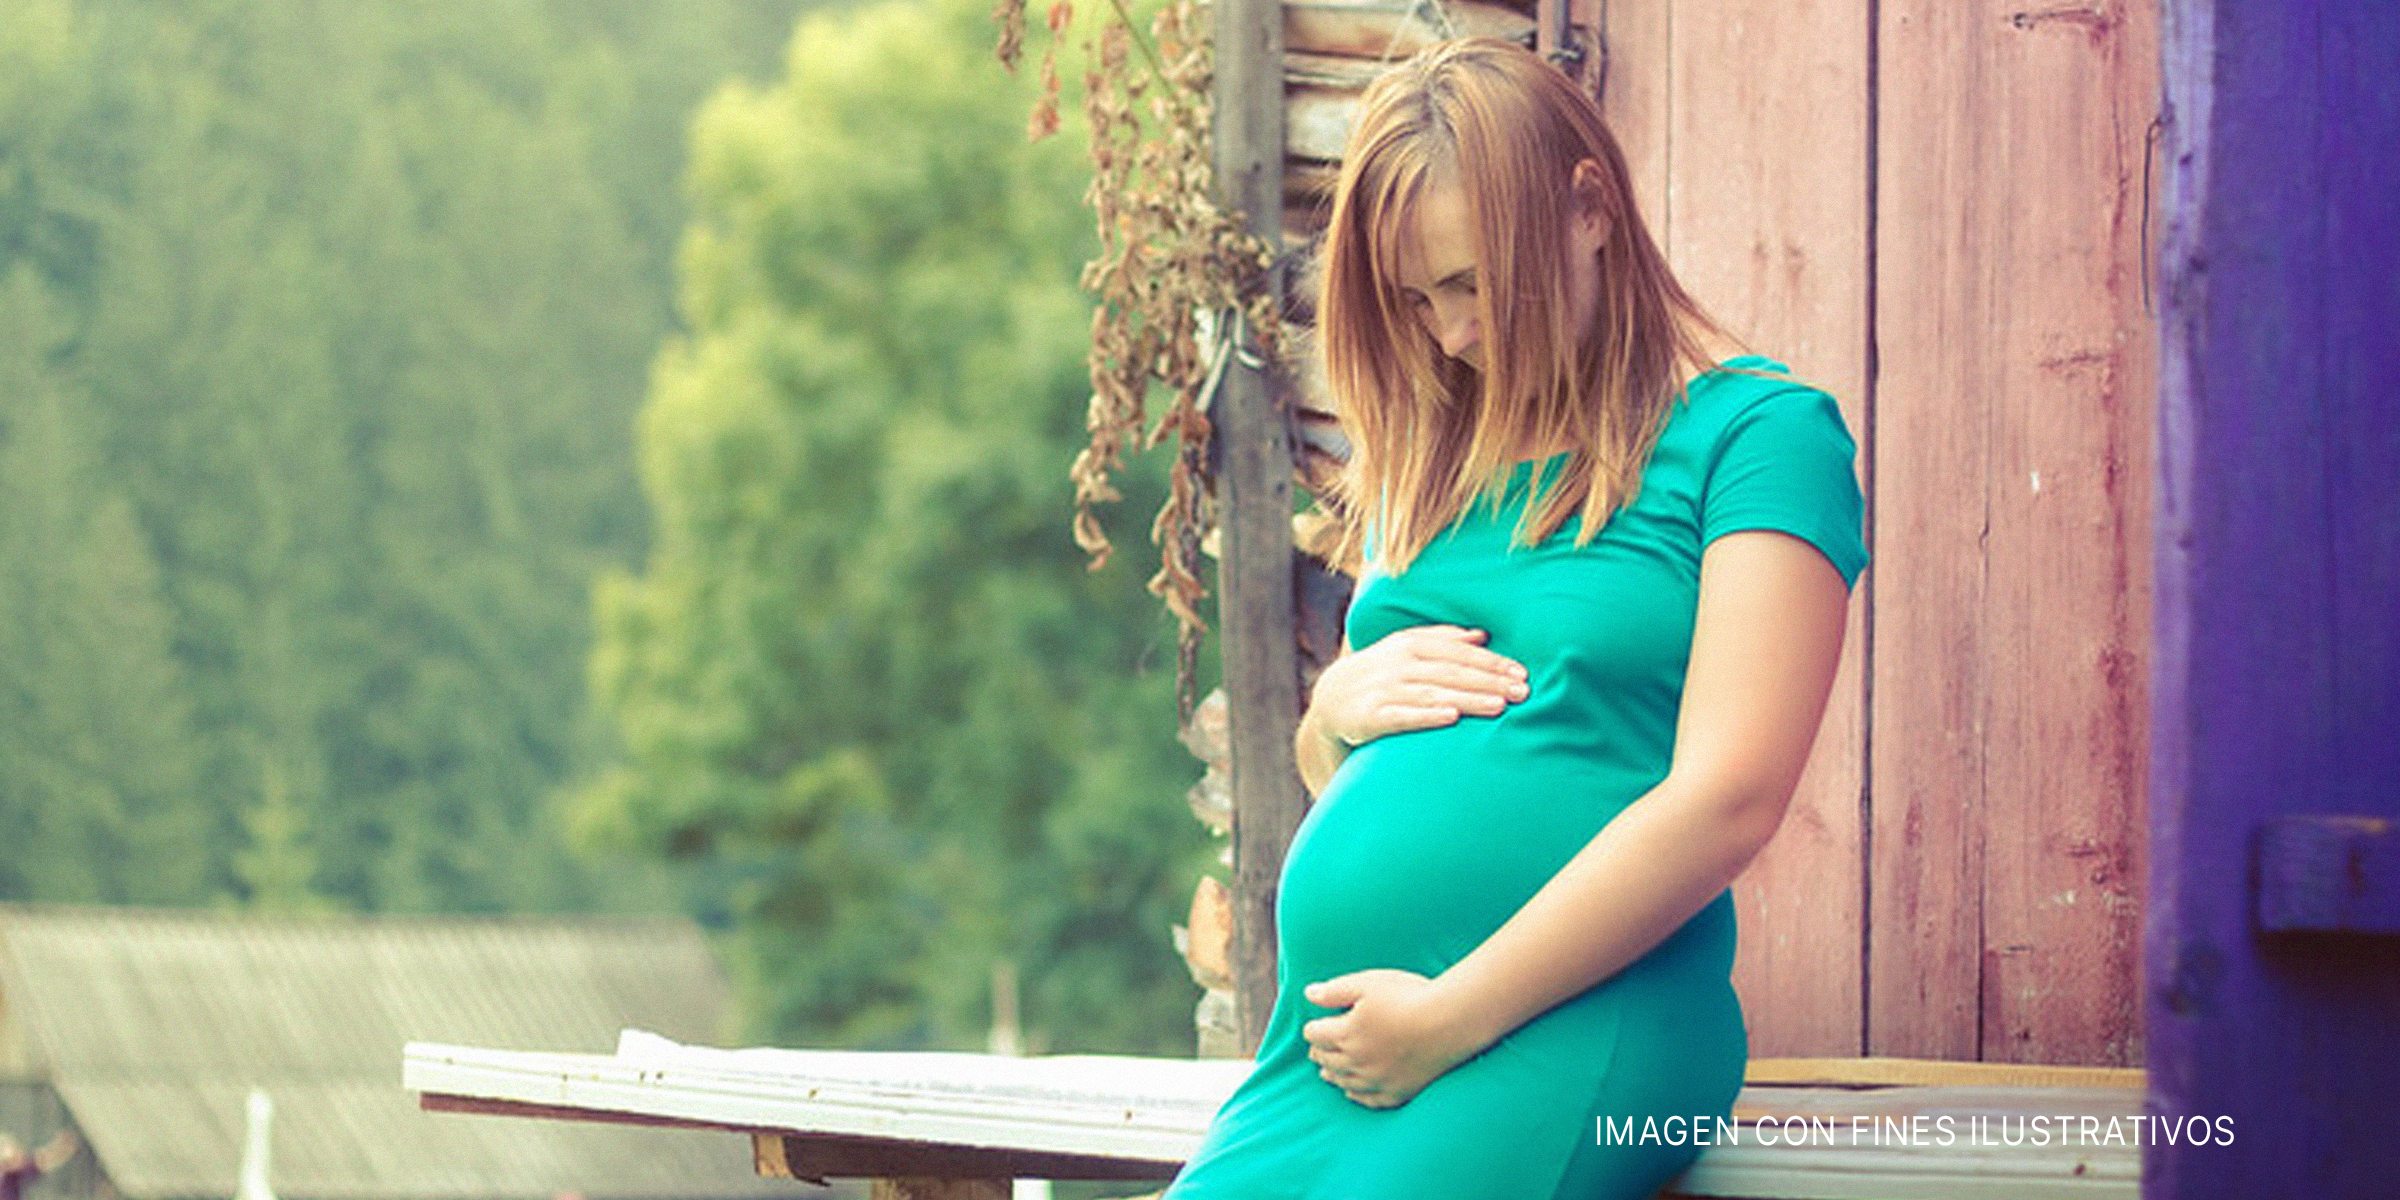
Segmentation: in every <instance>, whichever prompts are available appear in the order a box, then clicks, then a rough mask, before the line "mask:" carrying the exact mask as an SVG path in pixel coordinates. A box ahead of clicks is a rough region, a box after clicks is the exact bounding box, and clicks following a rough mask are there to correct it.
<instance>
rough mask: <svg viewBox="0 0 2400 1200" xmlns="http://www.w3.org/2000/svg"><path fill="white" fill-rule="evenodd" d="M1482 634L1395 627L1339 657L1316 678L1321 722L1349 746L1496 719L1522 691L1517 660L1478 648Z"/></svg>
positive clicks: (1521, 668)
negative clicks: (1462, 720)
mask: <svg viewBox="0 0 2400 1200" xmlns="http://www.w3.org/2000/svg"><path fill="white" fill-rule="evenodd" d="M1488 640H1489V635H1488V634H1487V633H1485V632H1484V631H1483V630H1480V629H1469V628H1466V627H1464V626H1458V625H1421V626H1415V627H1412V628H1408V629H1403V630H1399V631H1397V632H1395V633H1392V634H1390V635H1388V636H1386V637H1385V638H1383V639H1381V640H1379V641H1377V642H1375V643H1374V644H1373V645H1371V646H1368V647H1367V648H1366V649H1364V650H1362V651H1358V652H1355V653H1351V654H1345V655H1343V656H1342V657H1341V658H1339V659H1336V660H1335V661H1334V662H1333V664H1332V665H1330V666H1328V667H1327V668H1326V669H1325V672H1324V674H1322V675H1320V676H1319V677H1318V680H1317V690H1316V694H1315V696H1314V697H1313V699H1312V706H1313V707H1315V708H1316V709H1317V710H1318V712H1319V720H1320V727H1321V728H1323V729H1324V730H1326V731H1327V732H1328V733H1330V734H1332V735H1333V736H1336V737H1339V738H1340V739H1341V740H1343V741H1344V742H1347V743H1349V744H1351V745H1358V744H1360V743H1362V742H1366V741H1370V740H1373V739H1375V738H1378V737H1382V736H1384V735H1385V734H1389V733H1400V732H1404V731H1408V730H1416V729H1428V728H1433V727H1436V726H1441V725H1449V724H1453V723H1455V722H1456V721H1458V719H1459V718H1460V717H1462V716H1468V715H1474V716H1482V717H1489V716H1497V715H1499V714H1500V713H1501V712H1503V711H1504V710H1506V708H1507V707H1508V706H1509V705H1510V704H1513V703H1516V702H1517V701H1519V700H1523V699H1524V698H1525V697H1526V695H1527V694H1528V693H1527V684H1526V673H1525V667H1524V666H1523V664H1520V663H1518V662H1516V661H1514V660H1512V659H1509V658H1507V657H1505V656H1502V655H1499V654H1495V653H1493V652H1492V651H1491V650H1489V649H1487V648H1485V645H1484V643H1485V642H1486V641H1488Z"/></svg>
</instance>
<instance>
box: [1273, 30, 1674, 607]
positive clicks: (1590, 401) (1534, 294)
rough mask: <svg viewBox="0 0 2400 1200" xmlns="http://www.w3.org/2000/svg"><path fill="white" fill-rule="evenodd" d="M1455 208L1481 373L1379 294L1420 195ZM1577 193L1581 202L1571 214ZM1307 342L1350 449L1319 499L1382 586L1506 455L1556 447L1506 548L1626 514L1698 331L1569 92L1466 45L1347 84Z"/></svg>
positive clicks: (1490, 479) (1625, 177)
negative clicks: (1575, 520)
mask: <svg viewBox="0 0 2400 1200" xmlns="http://www.w3.org/2000/svg"><path fill="white" fill-rule="evenodd" d="M1587 159H1588V160H1590V161H1592V162H1594V163H1596V164H1598V166H1599V168H1600V169H1599V185H1600V186H1599V188H1598V193H1597V197H1596V199H1597V201H1598V202H1599V203H1600V204H1601V205H1602V207H1603V210H1604V211H1603V212H1602V214H1601V215H1602V216H1603V217H1604V218H1605V220H1606V222H1607V228H1608V231H1609V232H1608V235H1607V241H1606V243H1605V245H1604V246H1603V247H1602V249H1601V251H1600V306H1599V311H1598V313H1597V314H1596V316H1595V318H1594V323H1593V328H1591V329H1588V330H1579V329H1575V328H1573V327H1572V325H1573V310H1574V306H1573V304H1572V303H1571V301H1570V299H1569V295H1570V293H1569V286H1570V279H1571V275H1570V264H1569V263H1568V261H1567V254H1566V246H1567V244H1568V238H1567V234H1568V230H1569V223H1570V222H1571V221H1572V220H1573V219H1574V218H1575V216H1576V212H1577V205H1578V203H1579V200H1578V197H1577V195H1576V191H1575V188H1574V186H1573V180H1574V177H1575V171H1576V165H1577V164H1578V163H1581V162H1583V161H1585V160H1587ZM1437 171H1438V172H1447V173H1448V177H1449V178H1453V179H1456V180H1457V181H1458V183H1459V186H1460V187H1461V189H1462V190H1463V191H1464V193H1465V198H1466V205H1467V211H1468V219H1469V221H1470V223H1471V224H1472V225H1473V236H1474V245H1475V254H1476V260H1477V267H1478V271H1477V276H1478V278H1477V294H1476V301H1475V303H1476V306H1477V314H1478V317H1479V319H1480V322H1481V325H1482V329H1483V350H1482V357H1483V368H1484V369H1483V372H1482V374H1481V375H1480V377H1479V376H1478V374H1477V372H1476V371H1474V370H1472V369H1470V368H1468V367H1467V366H1465V365H1464V364H1462V363H1460V362H1458V361H1457V360H1454V359H1451V358H1448V357H1447V356H1445V355H1443V354H1442V353H1441V351H1440V349H1439V347H1438V346H1437V344H1436V343H1435V341H1434V339H1433V338H1432V336H1431V335H1430V334H1429V333H1427V332H1426V330H1425V329H1424V328H1423V326H1422V325H1421V324H1420V323H1419V322H1418V320H1417V319H1416V317H1415V316H1414V315H1413V314H1412V313H1411V312H1410V311H1409V310H1408V308H1407V307H1406V305H1405V304H1404V302H1403V301H1402V299H1401V297H1400V294H1399V291H1398V287H1397V285H1396V283H1395V282H1394V280H1395V276H1396V272H1397V269H1398V262H1399V247H1400V245H1401V240H1402V238H1403V237H1405V236H1406V235H1407V230H1408V226H1409V221H1410V218H1411V213H1412V209H1413V207H1414V205H1415V204H1416V202H1417V200H1418V198H1419V197H1420V196H1421V195H1422V194H1423V193H1424V191H1425V188H1426V185H1427V180H1428V179H1429V178H1430V177H1432V176H1433V175H1434V174H1435V173H1436V172H1437ZM1591 198H1592V197H1590V196H1589V193H1588V189H1587V196H1586V199H1587V200H1588V199H1591ZM1323 255H1324V257H1323V262H1322V266H1323V290H1322V292H1321V294H1320V296H1319V301H1318V308H1317V315H1318V331H1319V332H1318V336H1319V340H1320V344H1321V346H1322V348H1323V353H1324V356H1325V383H1326V387H1327V390H1328V391H1329V392H1330V393H1331V396H1332V399H1333V401H1334V406H1335V411H1336V412H1337V413H1338V414H1339V415H1340V417H1341V420H1342V424H1343V428H1344V431H1345V432H1346V433H1347V434H1348V435H1349V438H1350V442H1351V458H1350V462H1349V465H1348V467H1347V468H1346V469H1345V470H1344V472H1343V475H1342V478H1341V481H1340V483H1339V485H1338V486H1337V488H1336V495H1335V499H1336V502H1337V507H1338V508H1339V509H1340V510H1341V511H1342V513H1343V514H1344V517H1345V531H1344V532H1345V537H1344V544H1343V550H1342V557H1343V558H1344V560H1345V561H1348V562H1351V563H1355V562H1357V561H1358V557H1359V552H1360V550H1361V548H1362V543H1363V538H1364V534H1363V529H1364V527H1365V526H1366V525H1367V524H1368V523H1369V522H1371V523H1372V525H1373V528H1374V543H1375V544H1374V546H1373V552H1374V554H1375V556H1376V558H1377V560H1378V565H1379V566H1380V567H1381V568H1382V569H1384V570H1386V571H1388V572H1391V573H1395V574H1396V573H1398V572H1400V571H1402V570H1405V569H1406V568H1407V566H1408V564H1409V562H1410V561H1412V560H1413V559H1414V558H1415V557H1416V555H1417V552H1418V551H1420V550H1422V549H1424V547H1425V545H1426V543H1427V542H1429V541H1431V540H1432V539H1433V538H1434V536H1435V535H1437V534H1439V533H1440V532H1441V531H1442V530H1444V529H1446V528H1448V527H1449V526H1450V525H1451V524H1452V523H1453V522H1455V521H1456V520H1457V519H1458V517H1459V516H1460V515H1461V514H1462V513H1464V512H1465V511H1466V509H1467V506H1468V505H1470V504H1472V503H1474V502H1475V500H1476V498H1477V497H1478V496H1480V495H1486V494H1488V493H1489V490H1490V489H1491V488H1493V487H1494V486H1495V485H1496V484H1497V483H1498V482H1499V481H1501V480H1502V479H1504V478H1505V477H1506V475H1507V473H1508V471H1509V468H1510V467H1511V466H1512V464H1513V463H1514V461H1515V459H1516V457H1517V456H1518V455H1519V454H1520V453H1522V452H1523V451H1525V450H1528V449H1534V448H1548V447H1556V446H1565V447H1571V448H1572V453H1571V454H1569V455H1568V458H1567V461H1566V465H1565V468H1564V469H1563V470H1562V471H1553V472H1550V473H1549V479H1548V481H1547V482H1546V483H1545V484H1544V486H1543V487H1542V489H1541V490H1540V491H1539V492H1538V493H1537V494H1536V496H1535V498H1534V500H1533V501H1532V502H1530V503H1528V504H1527V506H1526V510H1525V517H1524V520H1523V521H1521V522H1520V523H1519V525H1518V527H1517V537H1518V540H1519V541H1520V542H1523V543H1528V544H1530V543H1533V542H1538V541H1540V540H1542V539H1544V538H1547V537H1549V536H1550V535H1551V534H1552V533H1554V532H1556V531H1557V530H1558V528H1559V527H1560V526H1561V525H1563V524H1564V523H1565V521H1566V519H1567V517H1568V516H1570V515H1572V514H1574V513H1575V512H1577V511H1580V512H1581V513H1582V517H1583V524H1582V528H1581V529H1580V530H1579V531H1578V534H1577V544H1579V545H1580V544H1582V543H1584V542H1588V541H1589V540H1590V539H1591V538H1592V537H1593V536H1594V535H1595V534H1597V533H1598V532H1599V530H1600V528H1601V526H1602V525H1604V524H1606V523H1607V521H1608V518H1609V516H1610V514H1612V513H1614V512H1615V511H1616V510H1617V509H1618V508H1619V507H1620V506H1622V505H1624V504H1626V503H1629V502H1630V501H1631V500H1632V498H1633V493H1634V490H1635V489H1636V487H1637V486H1638V484H1639V481H1640V476H1641V470H1642V467H1643V464H1644V463H1645V462H1646V461H1647V459H1648V457H1649V454H1650V450H1651V447H1652V445H1653V444H1654V443H1655V442H1656V440H1657V436H1658V430H1659V427H1660V426H1661V425H1662V424H1664V422H1665V419H1666V415H1667V413H1668V411H1669V409H1670V408H1671V407H1672V406H1673V404H1674V403H1675V401H1676V399H1677V398H1678V397H1679V395H1680V394H1681V387H1682V383H1683V381H1684V379H1686V378H1688V377H1689V376H1690V375H1692V374H1695V373H1697V372H1700V371H1704V370H1707V369H1709V367H1710V363H1709V361H1708V358H1707V354H1706V351H1705V350H1704V349H1703V347H1702V345H1701V342H1700V336H1701V334H1702V333H1703V332H1704V331H1707V332H1713V331H1715V328H1716V327H1715V326H1714V325H1713V323H1711V322H1710V321H1709V319H1708V317H1707V316H1706V314H1704V313H1703V312H1701V310H1700V307H1699V305H1698V304H1697V303H1696V302H1694V301H1693V300H1692V298H1691V297H1690V296H1689V295H1687V294H1686V293H1685V292H1684V290H1683V288H1682V286H1681V285H1679V284H1677V283H1676V282H1675V278H1674V276H1673V275H1672V274H1671V273H1670V272H1669V271H1668V269H1667V263H1666V259H1665V257H1664V256H1663V255H1661V254H1660V253H1659V251H1658V247H1657V246H1656V244H1654V243H1653V242H1652V241H1651V239H1650V233H1649V230H1648V229H1647V228H1645V227H1644V226H1643V224H1642V220H1641V217H1640V215H1639V214H1638V213H1637V212H1636V211H1635V209H1634V202H1633V184H1632V179H1631V176H1630V174H1629V173H1628V172H1627V170H1626V167H1625V156H1624V153H1623V152H1622V151H1621V150H1619V149H1618V147H1617V142H1616V139H1615V138H1614V137H1612V136H1611V135H1610V134H1609V132H1608V128H1607V126H1606V125H1605V124H1603V123H1602V121H1601V118H1600V108H1599V105H1598V104H1596V103H1595V102H1594V101H1593V100H1592V98H1591V97H1590V96H1588V95H1586V94H1585V93H1584V92H1583V91H1582V89H1580V88H1578V87H1577V86H1576V85H1575V84H1574V83H1572V82H1571V81H1569V80H1568V79H1567V78H1566V77H1565V76H1563V75H1561V74H1560V73H1559V72H1558V71H1557V70H1555V69H1554V68H1552V67H1551V66H1549V65H1548V64H1547V63H1544V62H1543V61H1541V59H1539V58H1537V57H1535V56H1534V55H1533V53H1532V52H1530V51H1527V50H1526V49H1524V48H1523V47H1521V46H1517V45H1515V44H1512V43H1509V42H1502V41H1495V40H1490V39H1474V40H1467V41H1458V42H1449V43H1445V44H1442V45H1439V46H1435V47H1432V48H1430V49H1428V50H1426V51H1425V52H1423V53H1421V54H1419V55H1417V56H1416V57H1415V58H1413V59H1411V60H1409V61H1408V62H1405V63H1402V64H1401V65H1399V66H1397V67H1395V68H1394V69H1392V70H1391V71H1389V72H1387V73H1385V74H1384V75H1382V76H1381V77H1379V78H1378V79H1377V80H1376V81H1375V82H1374V83H1373V84H1372V85H1370V86H1369V87H1368V88H1367V91H1366V94H1365V96H1364V98H1363V100H1362V101H1361V104H1360V107H1359V112H1358V118H1357V124H1356V125H1355V126H1354V127H1353V129H1352V130H1351V134H1350V144H1349V148H1348V150H1347V151H1346V152H1345V153H1344V155H1343V159H1342V171H1341V177H1340V181H1339V183H1338V184H1337V185H1336V187H1335V191H1334V200H1333V220H1332V224H1331V226H1330V227H1329V228H1328V230H1327V232H1326V240H1325V248H1324V252H1323Z"/></svg>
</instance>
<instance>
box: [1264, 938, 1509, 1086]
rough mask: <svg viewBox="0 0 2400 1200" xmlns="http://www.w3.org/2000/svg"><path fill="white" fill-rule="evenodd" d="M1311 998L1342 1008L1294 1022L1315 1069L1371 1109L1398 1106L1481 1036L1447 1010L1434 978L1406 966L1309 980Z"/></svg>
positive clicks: (1471, 1052)
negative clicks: (1468, 1028) (1300, 1023)
mask: <svg viewBox="0 0 2400 1200" xmlns="http://www.w3.org/2000/svg"><path fill="white" fill-rule="evenodd" d="M1305 994H1306V995H1307V997H1308V999H1309V1002H1310V1003H1312V1004H1316V1005H1319V1006H1322V1007H1325V1008H1340V1009H1346V1010H1347V1011H1344V1012H1339V1013H1335V1014H1334V1015H1332V1016H1330V1017H1319V1018H1317V1019H1316V1020H1313V1021H1310V1022H1309V1023H1308V1024H1306V1025H1304V1026H1302V1027H1301V1029H1300V1033H1301V1036H1303V1037H1305V1038H1307V1039H1308V1046H1309V1050H1308V1057H1309V1060H1310V1061H1312V1062H1314V1063H1316V1064H1317V1074H1319V1075H1321V1076H1323V1077H1324V1079H1325V1081H1326V1082H1327V1083H1330V1084H1332V1085H1334V1086H1335V1087H1338V1088H1340V1089H1342V1094H1343V1095H1345V1096H1348V1097H1349V1098H1350V1099H1352V1100H1354V1101H1357V1102H1358V1103H1360V1104H1363V1105H1366V1106H1367V1107H1369V1108H1398V1107H1399V1106H1401V1105H1403V1104H1406V1103H1408V1102H1409V1100H1410V1099H1411V1098H1413V1097H1414V1096H1415V1095H1416V1094H1417V1093H1418V1092H1420V1091H1423V1090H1424V1089H1425V1085H1426V1084H1429V1083H1432V1082H1433V1081H1434V1080H1436V1079H1438V1078H1440V1077H1441V1075H1442V1073H1443V1072H1445V1071H1448V1070H1449V1069H1450V1068H1452V1067H1455V1066H1457V1065H1458V1064H1460V1063H1462V1062H1465V1061H1466V1060H1468V1059H1470V1058H1473V1057H1475V1055H1476V1054H1477V1053H1478V1052H1479V1051H1481V1050H1482V1049H1483V1046H1484V1043H1483V1042H1481V1041H1479V1040H1477V1039H1476V1038H1475V1037H1474V1035H1473V1034H1471V1033H1470V1032H1468V1031H1467V1030H1466V1029H1465V1028H1464V1024H1465V1023H1464V1022H1462V1021H1460V1020H1458V1019H1457V1018H1456V1015H1455V1014H1453V1013H1452V1012H1450V1011H1449V1008H1448V1006H1447V1005H1446V1004H1445V1003H1444V1001H1445V999H1446V997H1445V996H1444V995H1443V993H1442V991H1441V988H1440V985H1439V984H1438V983H1437V982H1435V981H1434V980H1431V979H1428V978H1426V977H1425V976H1423V975H1418V974H1416V973H1414V972H1410V971H1400V970H1393V969H1389V968H1381V969H1376V970H1369V971H1353V972H1351V973H1350V974H1348V975H1337V976H1335V977H1334V978H1332V979H1326V980H1320V981H1319V982H1316V983H1312V984H1310V985H1308V988H1307V991H1306V993H1305Z"/></svg>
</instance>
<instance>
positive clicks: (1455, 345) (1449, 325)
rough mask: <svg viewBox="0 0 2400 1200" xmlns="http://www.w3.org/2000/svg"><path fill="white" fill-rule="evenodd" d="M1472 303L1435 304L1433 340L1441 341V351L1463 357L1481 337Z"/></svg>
mask: <svg viewBox="0 0 2400 1200" xmlns="http://www.w3.org/2000/svg"><path fill="white" fill-rule="evenodd" d="M1482 333H1483V331H1482V329H1481V328H1479V323H1478V322H1477V321H1476V319H1475V306H1474V305H1472V304H1452V305H1437V306H1436V307H1435V309H1434V313H1433V340H1435V341H1437V342H1439V343H1441V346H1442V353H1444V354H1447V355H1449V356H1450V357H1452V358H1465V357H1466V356H1467V352H1468V351H1470V350H1473V349H1474V348H1475V343H1476V342H1477V341H1478V340H1480V339H1481V337H1482Z"/></svg>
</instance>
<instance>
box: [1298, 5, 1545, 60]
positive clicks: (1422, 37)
mask: <svg viewBox="0 0 2400 1200" xmlns="http://www.w3.org/2000/svg"><path fill="white" fill-rule="evenodd" d="M1527 7H1528V8H1530V7H1531V6H1530V5H1528V6H1527ZM1282 8H1283V42H1284V45H1285V46H1286V47H1288V48H1290V49H1293V50H1301V51H1306V52H1308V53H1311V54H1339V55H1346V56H1349V57H1353V58H1369V59H1383V60H1387V61H1392V60H1398V59H1403V58H1406V57H1408V56H1409V55H1411V54H1415V53H1416V52H1417V51H1419V50H1422V49H1424V48H1425V47H1427V46H1430V45H1432V44H1433V43H1435V42H1438V41H1441V40H1443V39H1444V38H1450V37H1496V38H1507V39H1510V40H1512V41H1517V42H1523V43H1524V44H1526V45H1528V46H1530V45H1532V44H1533V18H1532V16H1531V15H1529V13H1527V12H1521V11H1519V10H1517V9H1515V8H1512V7H1510V6H1508V5H1505V4H1490V3H1484V2H1483V0H1442V3H1441V4H1440V5H1439V6H1438V7H1435V6H1428V5H1422V4H1416V3H1412V2H1407V0H1291V2H1289V3H1286V4H1284V5H1283V6H1282ZM1429 18H1430V19H1429Z"/></svg>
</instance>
